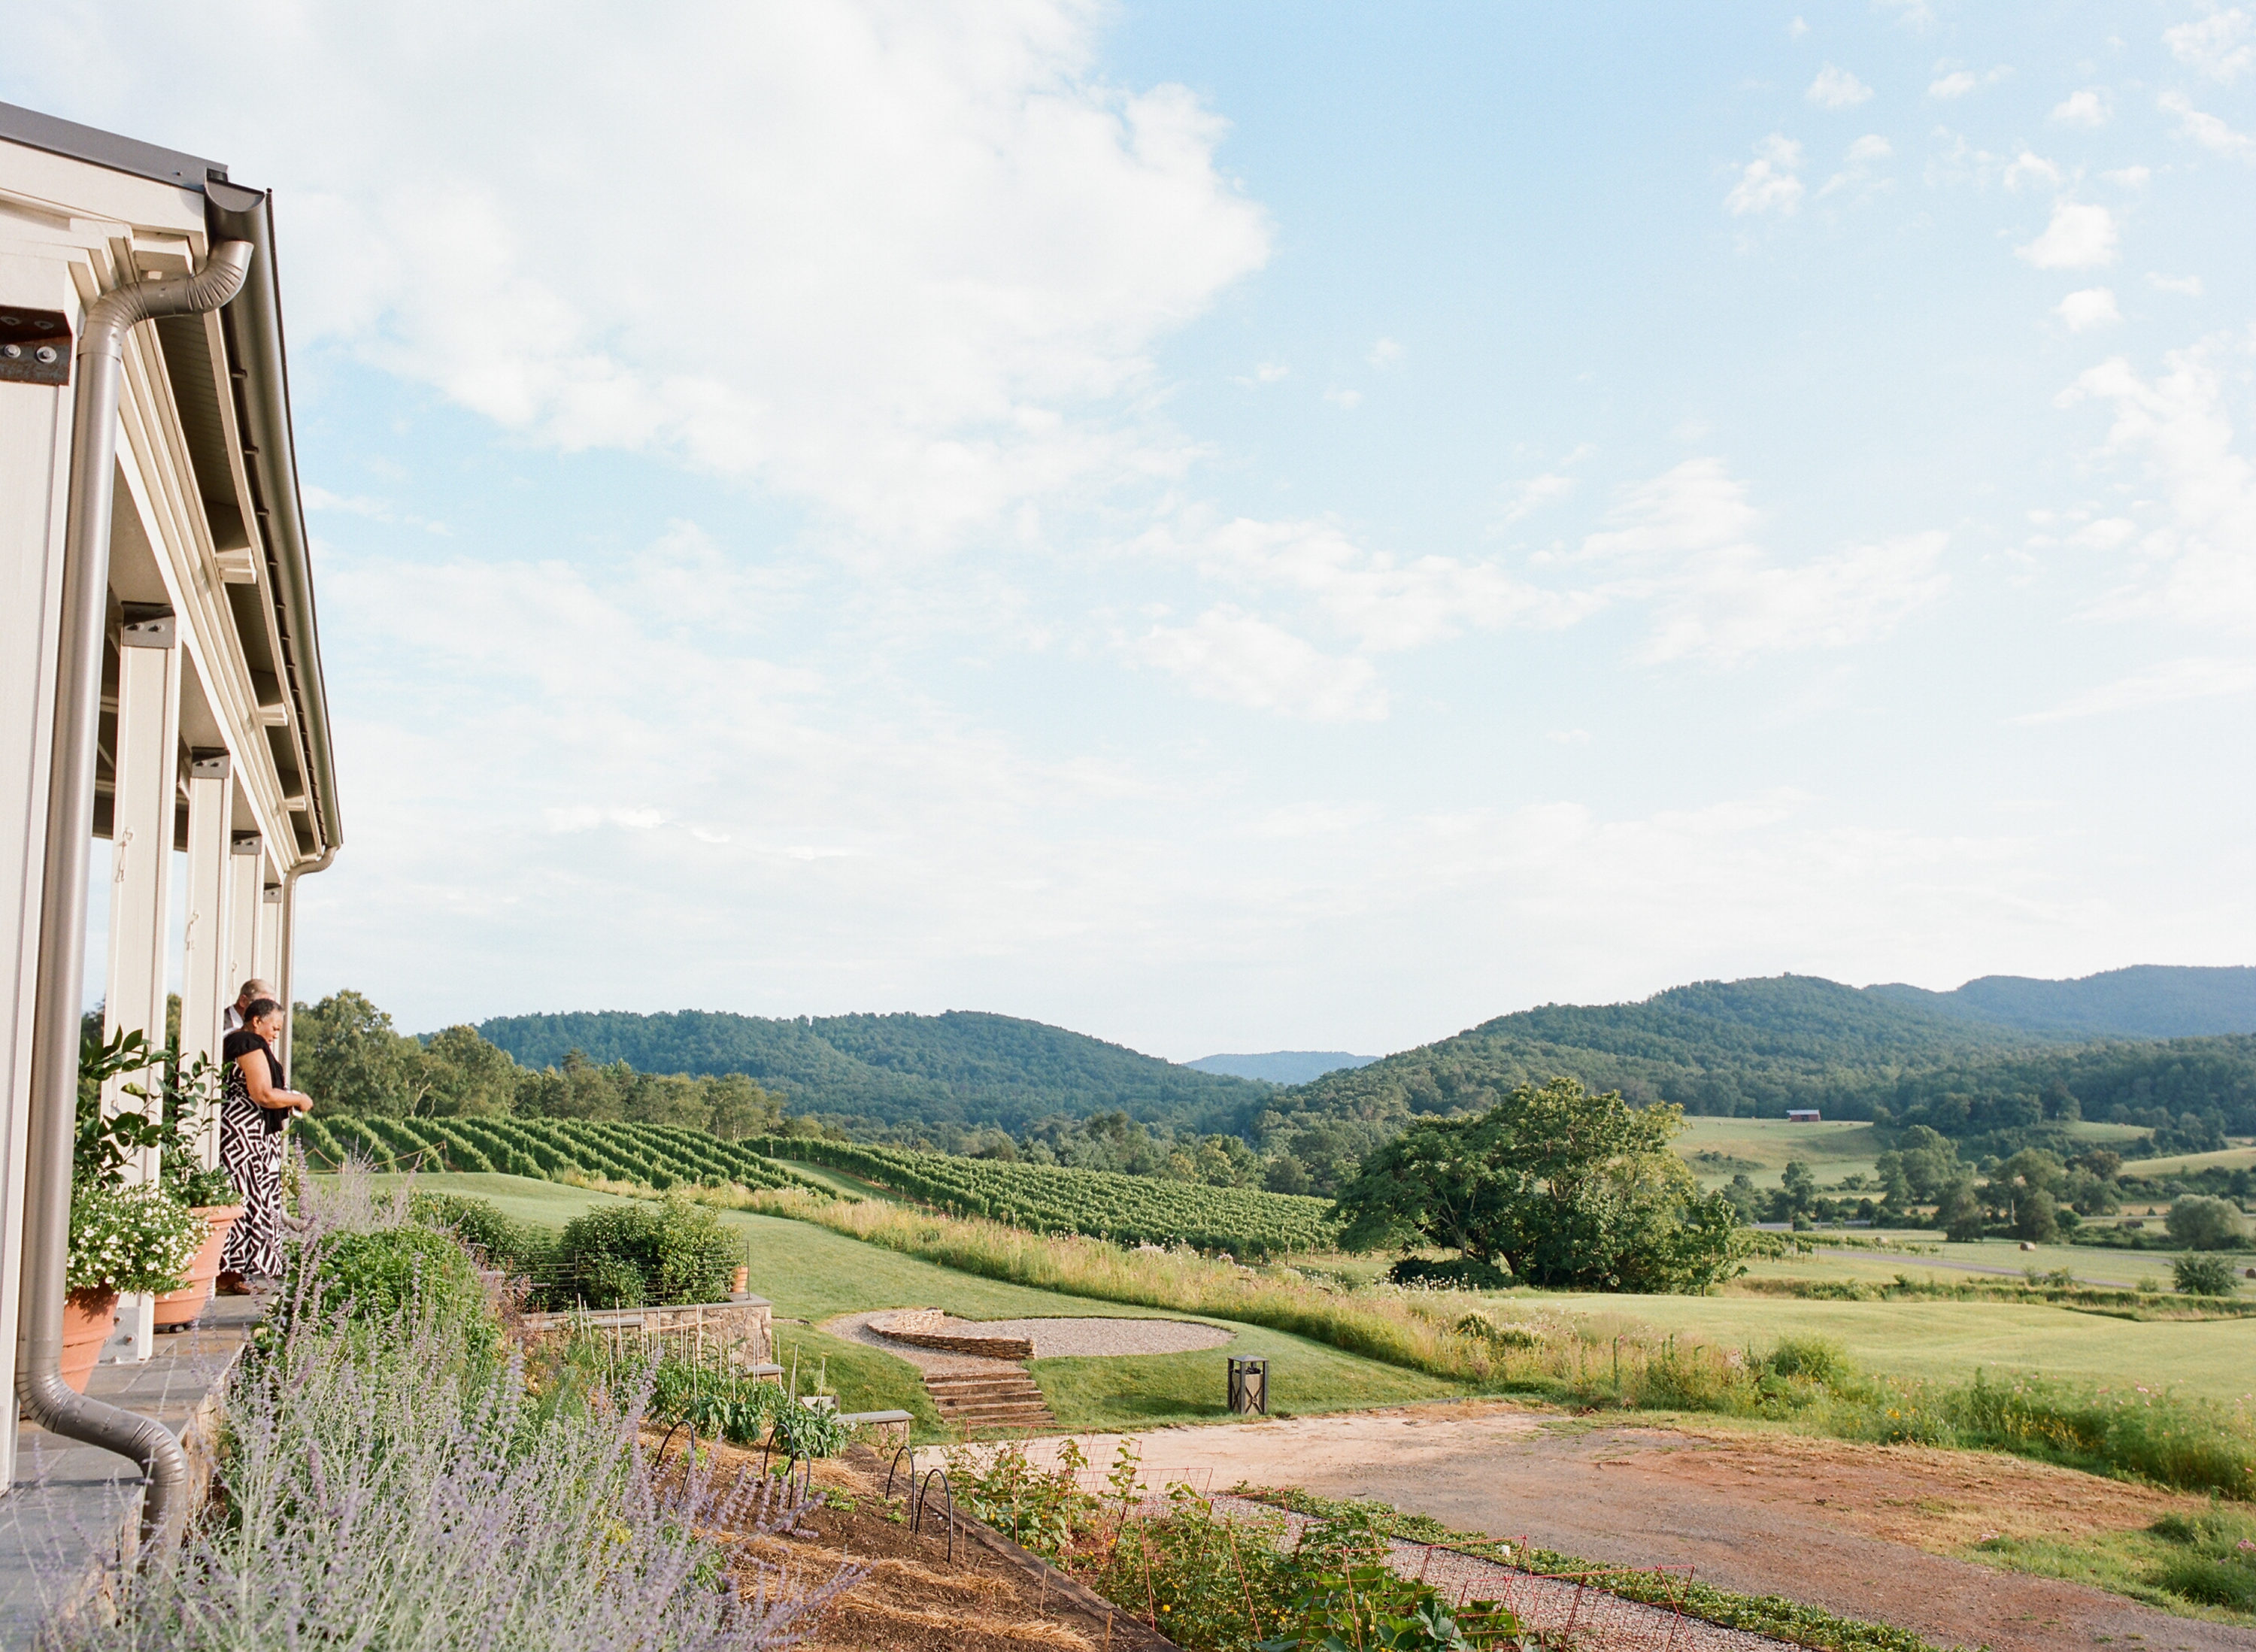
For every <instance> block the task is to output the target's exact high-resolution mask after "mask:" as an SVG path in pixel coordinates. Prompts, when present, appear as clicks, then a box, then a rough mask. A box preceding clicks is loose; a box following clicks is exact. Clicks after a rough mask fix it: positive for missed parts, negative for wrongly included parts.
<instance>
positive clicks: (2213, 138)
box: [2161, 92, 2256, 161]
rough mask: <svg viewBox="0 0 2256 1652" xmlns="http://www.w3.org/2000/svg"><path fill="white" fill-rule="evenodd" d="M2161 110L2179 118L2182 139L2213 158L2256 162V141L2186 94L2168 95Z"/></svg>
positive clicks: (2172, 93) (2179, 131)
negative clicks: (2197, 103) (2203, 108)
mask: <svg viewBox="0 0 2256 1652" xmlns="http://www.w3.org/2000/svg"><path fill="white" fill-rule="evenodd" d="M2161 106H2162V108H2163V109H2165V110H2166V111H2167V112H2168V113H2170V114H2172V115H2175V116H2177V117H2178V136H2179V137H2181V138H2191V139H2192V140H2193V141H2194V142H2195V143H2196V144H2199V145H2201V146H2202V147H2203V149H2206V150H2208V151H2210V152H2211V153H2212V154H2218V155H2224V156H2226V157H2229V158H2230V159H2233V160H2246V161H2256V138H2251V137H2250V136H2249V135H2248V134H2247V133H2246V132H2242V131H2234V130H2233V129H2232V128H2231V126H2229V125H2227V124H2225V123H2224V120H2222V119H2221V118H2219V117H2218V116H2215V115H2208V114H2204V113H2203V112H2202V111H2201V110H2200V109H2196V108H2195V107H2194V106H2193V102H2192V100H2191V99H2190V98H2189V97H2187V96H2186V95H2185V94H2184V93H2182V92H2165V93H2163V94H2162V97H2161Z"/></svg>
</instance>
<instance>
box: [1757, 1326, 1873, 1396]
mask: <svg viewBox="0 0 2256 1652" xmlns="http://www.w3.org/2000/svg"><path fill="white" fill-rule="evenodd" d="M1763 1363H1764V1364H1765V1365H1766V1366H1769V1367H1770V1369H1771V1371H1772V1373H1773V1374H1774V1375H1777V1376H1781V1377H1800V1378H1801V1379H1803V1380H1805V1381H1809V1382H1815V1383H1820V1384H1822V1385H1823V1386H1824V1387H1836V1386H1837V1385H1838V1384H1841V1383H1844V1382H1845V1381H1847V1380H1849V1379H1850V1377H1851V1376H1852V1375H1853V1374H1854V1371H1853V1368H1852V1367H1851V1365H1850V1364H1849V1356H1848V1355H1847V1354H1845V1353H1844V1352H1842V1351H1841V1345H1840V1344H1839V1343H1837V1342H1834V1341H1831V1340H1830V1339H1829V1338H1824V1337H1785V1338H1780V1340H1779V1345H1778V1346H1777V1347H1775V1348H1773V1349H1772V1350H1771V1351H1770V1358H1769V1359H1766V1360H1765V1361H1763Z"/></svg>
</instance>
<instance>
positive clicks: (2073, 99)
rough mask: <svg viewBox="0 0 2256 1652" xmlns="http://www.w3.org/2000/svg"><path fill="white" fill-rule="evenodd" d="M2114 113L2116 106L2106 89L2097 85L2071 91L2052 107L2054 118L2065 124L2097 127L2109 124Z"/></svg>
mask: <svg viewBox="0 0 2256 1652" xmlns="http://www.w3.org/2000/svg"><path fill="white" fill-rule="evenodd" d="M2114 115H2115V109H2114V106H2113V105H2112V104H2111V103H2110V102H2108V100H2107V93H2106V89H2105V88H2103V87H2097V86H2087V87H2085V88H2083V90H2082V91H2080V92H2070V93H2069V95H2067V96H2066V97H2064V98H2062V99H2061V101H2060V102H2057V103H2055V104H2054V105H2053V107H2052V118H2053V119H2054V120H2056V121H2058V122H2059V123H2060V124H2062V125H2063V126H2083V127H2088V128H2092V129H2097V128H2098V127H2102V126H2104V125H2105V124H2107V123H2108V122H2109V121H2110V120H2111V119H2113V118H2114Z"/></svg>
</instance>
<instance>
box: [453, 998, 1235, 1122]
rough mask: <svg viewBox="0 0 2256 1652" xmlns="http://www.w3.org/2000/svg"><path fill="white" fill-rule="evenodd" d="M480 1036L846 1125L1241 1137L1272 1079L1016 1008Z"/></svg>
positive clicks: (520, 1021) (534, 1054) (526, 1026)
mask: <svg viewBox="0 0 2256 1652" xmlns="http://www.w3.org/2000/svg"><path fill="white" fill-rule="evenodd" d="M478 1031H479V1032H480V1033H481V1034H483V1035H484V1037H485V1038H486V1039H487V1040H488V1041H490V1042H492V1043H494V1044H497V1045H498V1046H500V1047H501V1048H503V1049H505V1050H507V1051H508V1052H509V1053H510V1054H511V1055H513V1056H515V1057H516V1058H517V1060H518V1062H519V1063H522V1064H523V1065H525V1066H527V1067H547V1066H551V1065H555V1064H558V1063H561V1062H562V1061H563V1059H564V1057H565V1055H567V1054H568V1052H570V1051H572V1050H575V1049H576V1050H579V1051H580V1052H581V1053H582V1055H586V1056H587V1057H588V1058H589V1060H591V1061H594V1062H596V1063H610V1062H618V1061H624V1062H625V1063H628V1064H630V1065H631V1066H632V1067H635V1068H637V1069H638V1070H641V1071H644V1072H660V1073H693V1074H703V1073H716V1074H717V1073H744V1074H748V1075H750V1076H751V1077H752V1078H754V1079H756V1080H758V1082H759V1084H761V1085H763V1086H764V1087H765V1088H767V1089H769V1090H772V1091H776V1092H778V1093H779V1094H780V1095H781V1096H782V1097H783V1098H784V1099H785V1103H786V1106H787V1107H788V1108H789V1110H790V1111H791V1112H793V1113H802V1114H813V1115H814V1116H815V1117H817V1118H821V1119H831V1120H835V1121H837V1122H841V1123H849V1124H855V1123H858V1124H864V1125H867V1124H879V1125H914V1126H934V1125H941V1124H952V1125H957V1126H965V1127H969V1128H977V1127H981V1126H1001V1127H1002V1128H1003V1129H1005V1130H1009V1131H1012V1132H1017V1131H1020V1130H1023V1129H1024V1128H1025V1127H1026V1126H1028V1125H1029V1124H1032V1123H1033V1121H1034V1120H1035V1119H1040V1118H1042V1117H1043V1116H1045V1115H1047V1114H1052V1113H1069V1114H1072V1115H1075V1116H1076V1117H1080V1116H1086V1115H1088V1114H1089V1113H1095V1112H1115V1111H1117V1112H1125V1113H1127V1114H1128V1115H1129V1116H1130V1117H1131V1118H1132V1119H1141V1120H1144V1121H1146V1122H1147V1123H1149V1122H1163V1123H1167V1124H1170V1125H1173V1126H1177V1127H1178V1128H1182V1129H1195V1130H1214V1131H1223V1132H1235V1131H1237V1130H1238V1129H1241V1128H1243V1127H1244V1121H1245V1119H1246V1118H1247V1116H1248V1115H1249V1113H1250V1112H1252V1111H1254V1110H1255V1109H1258V1106H1259V1105H1260V1103H1261V1101H1262V1099H1263V1098H1265V1097H1266V1096H1268V1095H1269V1094H1270V1093H1271V1089H1270V1086H1269V1085H1267V1084H1257V1083H1255V1082H1253V1081H1251V1080H1249V1079H1244V1078H1237V1077H1229V1076H1226V1075H1223V1074H1216V1073H1205V1072H1197V1071H1194V1070H1191V1069H1190V1068H1188V1067H1179V1066H1177V1065H1175V1064H1174V1063H1172V1062H1166V1061H1161V1060H1160V1058H1159V1057H1158V1056H1156V1055H1139V1053H1138V1052H1136V1051H1135V1050H1132V1049H1129V1048H1125V1047H1124V1046H1123V1045H1119V1044H1108V1043H1106V1042H1105V1041H1103V1040H1102V1039H1096V1038H1090V1037H1089V1036H1087V1035H1086V1034H1081V1033H1071V1032H1068V1031H1067V1030H1066V1029H1065V1028H1063V1027H1049V1026H1046V1025H1044V1024H1043V1023H1042V1022H1040V1021H1028V1020H1019V1019H1018V1018H1016V1017H1014V1016H1009V1015H989V1014H982V1013H973V1012H968V1011H962V1010H951V1011H949V1012H948V1013H946V1014H943V1015H907V1014H902V1015H828V1016H817V1017H807V1016H801V1017H800V1018H799V1019H797V1020H772V1019H770V1018H767V1017H765V1016H758V1015H735V1014H730V1013H723V1012H717V1011H708V1010H677V1011H674V1012H673V1013H667V1014H656V1015H638V1014H634V1013H630V1012H627V1011H624V1010H598V1011H582V1012H578V1013H571V1014H562V1015H505V1016H499V1017H497V1018H496V1019H494V1020H490V1021H485V1022H483V1023H482V1024H481V1025H480V1026H479V1027H478Z"/></svg>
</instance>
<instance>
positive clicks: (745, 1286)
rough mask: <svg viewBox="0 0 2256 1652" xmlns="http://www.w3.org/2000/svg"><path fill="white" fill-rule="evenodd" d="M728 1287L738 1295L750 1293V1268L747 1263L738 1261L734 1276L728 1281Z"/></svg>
mask: <svg viewBox="0 0 2256 1652" xmlns="http://www.w3.org/2000/svg"><path fill="white" fill-rule="evenodd" d="M751 1288H752V1270H751V1265H750V1264H749V1263H742V1262H740V1263H738V1264H737V1274H736V1277H735V1278H734V1279H733V1280H731V1281H730V1289H732V1290H733V1291H735V1292H736V1294H737V1295H739V1296H744V1295H749V1294H750V1293H751Z"/></svg>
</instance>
